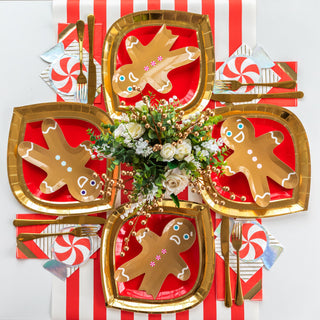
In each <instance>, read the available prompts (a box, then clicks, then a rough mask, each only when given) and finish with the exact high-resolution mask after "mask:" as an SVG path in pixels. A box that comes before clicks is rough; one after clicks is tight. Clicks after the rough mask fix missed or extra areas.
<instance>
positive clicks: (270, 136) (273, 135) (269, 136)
mask: <svg viewBox="0 0 320 320" xmlns="http://www.w3.org/2000/svg"><path fill="white" fill-rule="evenodd" d="M283 139H284V136H283V133H282V132H280V131H270V132H268V133H265V134H263V135H262V136H259V137H257V142H258V143H262V144H263V145H264V146H265V147H266V148H268V147H269V146H270V147H273V148H275V147H276V146H278V145H279V144H281V142H282V141H283Z"/></svg>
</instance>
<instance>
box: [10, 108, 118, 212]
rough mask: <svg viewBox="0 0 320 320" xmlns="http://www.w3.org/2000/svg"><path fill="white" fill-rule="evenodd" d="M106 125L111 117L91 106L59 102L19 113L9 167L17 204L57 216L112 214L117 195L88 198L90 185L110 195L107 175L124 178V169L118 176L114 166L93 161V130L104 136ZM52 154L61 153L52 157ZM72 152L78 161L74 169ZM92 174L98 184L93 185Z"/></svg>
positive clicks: (13, 125)
mask: <svg viewBox="0 0 320 320" xmlns="http://www.w3.org/2000/svg"><path fill="white" fill-rule="evenodd" d="M102 123H111V120H110V118H109V117H108V116H107V115H106V113H105V112H104V111H102V110H101V109H99V108H96V107H94V106H91V105H86V104H80V103H68V102H54V103H41V104H35V105H29V106H24V107H18V108H14V111H13V117H12V121H11V127H10V133H9V140H8V154H7V167H8V177H9V183H10V187H11V190H12V192H13V194H14V195H15V197H16V198H17V200H18V201H19V202H20V203H21V204H22V205H24V206H25V207H27V208H28V209H30V210H32V211H36V212H40V213H45V214H52V215H70V214H77V215H79V214H89V213H94V212H103V211H106V210H110V209H112V208H113V204H114V199H115V191H114V192H113V193H112V194H111V195H107V193H106V192H101V194H98V191H97V192H96V193H97V194H94V196H92V197H87V198H85V196H86V195H85V194H84V193H85V192H87V191H88V190H89V189H88V188H87V186H85V187H84V185H86V184H88V183H90V184H91V187H92V188H95V189H97V190H99V191H100V190H101V191H105V188H106V187H105V185H103V178H102V177H101V176H102V174H104V173H105V174H107V176H108V177H109V178H112V177H113V178H116V177H118V174H119V172H118V171H119V170H118V168H116V170H115V171H114V172H109V171H108V170H107V168H108V166H109V161H107V160H103V161H98V160H92V159H90V154H91V151H90V150H89V140H90V136H89V134H88V133H87V130H88V129H92V130H94V132H95V133H96V134H99V133H100V132H102V131H103V128H102V127H101V124H102ZM53 133H55V134H54V135H53ZM84 141H86V142H84ZM59 148H60V149H59ZM50 150H52V151H54V152H55V153H54V154H53V153H49V152H48V151H50ZM56 150H58V151H56ZM68 152H69V153H70V154H71V157H73V158H74V157H75V161H73V164H72V165H70V163H69V162H70V161H68V159H69V158H68V157H67V155H66V154H67V153H68ZM80 163H81V165H80ZM56 164H59V168H57V166H56ZM79 165H80V169H79ZM48 168H49V169H48ZM62 169H63V170H64V171H63V170H62ZM88 172H89V173H90V174H92V175H93V176H95V177H96V178H95V179H92V180H91V181H90V179H88V178H87V177H89V175H87V173H88ZM67 177H68V180H66V179H67ZM70 177H71V178H70ZM49 181H51V182H54V183H52V184H50V183H49ZM98 185H99V187H98ZM72 186H76V188H78V189H74V188H73V189H72ZM80 187H81V188H80ZM80 192H81V194H80ZM88 192H89V191H88ZM77 195H79V197H77ZM80 196H81V197H82V198H80Z"/></svg>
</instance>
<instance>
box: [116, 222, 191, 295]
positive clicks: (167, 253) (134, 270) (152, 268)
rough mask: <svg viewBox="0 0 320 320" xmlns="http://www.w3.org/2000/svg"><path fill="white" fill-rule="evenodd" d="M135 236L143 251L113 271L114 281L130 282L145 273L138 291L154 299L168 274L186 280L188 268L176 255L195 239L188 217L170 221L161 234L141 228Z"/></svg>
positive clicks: (188, 275)
mask: <svg viewBox="0 0 320 320" xmlns="http://www.w3.org/2000/svg"><path fill="white" fill-rule="evenodd" d="M136 238H137V241H138V242H139V243H140V244H141V246H142V251H141V252H140V253H139V255H137V256H136V257H135V258H133V259H132V260H129V261H128V262H126V263H124V264H123V265H121V266H120V267H119V268H118V269H117V270H116V271H115V279H116V280H117V281H120V282H126V281H130V280H131V279H134V278H136V277H138V276H139V275H141V274H144V278H143V281H142V283H141V285H140V287H139V290H143V291H146V292H147V293H148V294H150V295H152V296H153V298H156V297H157V295H158V293H159V291H160V288H161V286H162V284H163V282H164V281H165V279H166V278H167V276H168V275H169V274H170V273H172V274H173V275H174V276H176V277H177V278H178V279H180V280H182V281H184V280H188V279H189V277H190V269H189V267H188V265H187V264H186V263H185V261H184V260H183V259H182V258H181V256H180V255H179V253H180V252H184V251H186V250H188V249H189V248H191V246H192V245H193V244H194V241H195V239H196V230H195V228H194V226H193V224H192V223H191V222H190V221H189V220H187V219H184V218H177V219H173V220H171V221H170V222H169V223H168V224H167V225H166V226H165V228H164V230H163V232H162V235H161V236H158V235H157V234H155V233H154V232H152V231H145V230H143V229H141V230H139V231H138V232H137V235H136Z"/></svg>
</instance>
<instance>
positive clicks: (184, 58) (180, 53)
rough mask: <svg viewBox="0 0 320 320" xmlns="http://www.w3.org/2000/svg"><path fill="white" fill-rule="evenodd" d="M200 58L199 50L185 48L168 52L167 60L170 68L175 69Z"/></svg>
mask: <svg viewBox="0 0 320 320" xmlns="http://www.w3.org/2000/svg"><path fill="white" fill-rule="evenodd" d="M199 56H200V49H199V48H197V47H185V48H181V49H177V50H174V51H170V53H169V56H168V58H167V59H169V61H170V68H171V69H175V68H178V67H180V66H183V65H185V64H189V63H191V62H193V61H195V60H197V58H198V57H199Z"/></svg>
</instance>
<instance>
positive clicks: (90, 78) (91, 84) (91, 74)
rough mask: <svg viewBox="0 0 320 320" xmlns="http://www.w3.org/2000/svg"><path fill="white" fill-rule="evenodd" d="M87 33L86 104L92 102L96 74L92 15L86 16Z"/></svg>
mask: <svg viewBox="0 0 320 320" xmlns="http://www.w3.org/2000/svg"><path fill="white" fill-rule="evenodd" d="M87 19H88V33H89V73H88V104H93V102H94V98H95V95H96V86H97V79H96V78H97V75H96V65H95V64H94V61H93V39H94V21H95V18H94V15H92V14H90V15H89V16H88V18H87Z"/></svg>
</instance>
